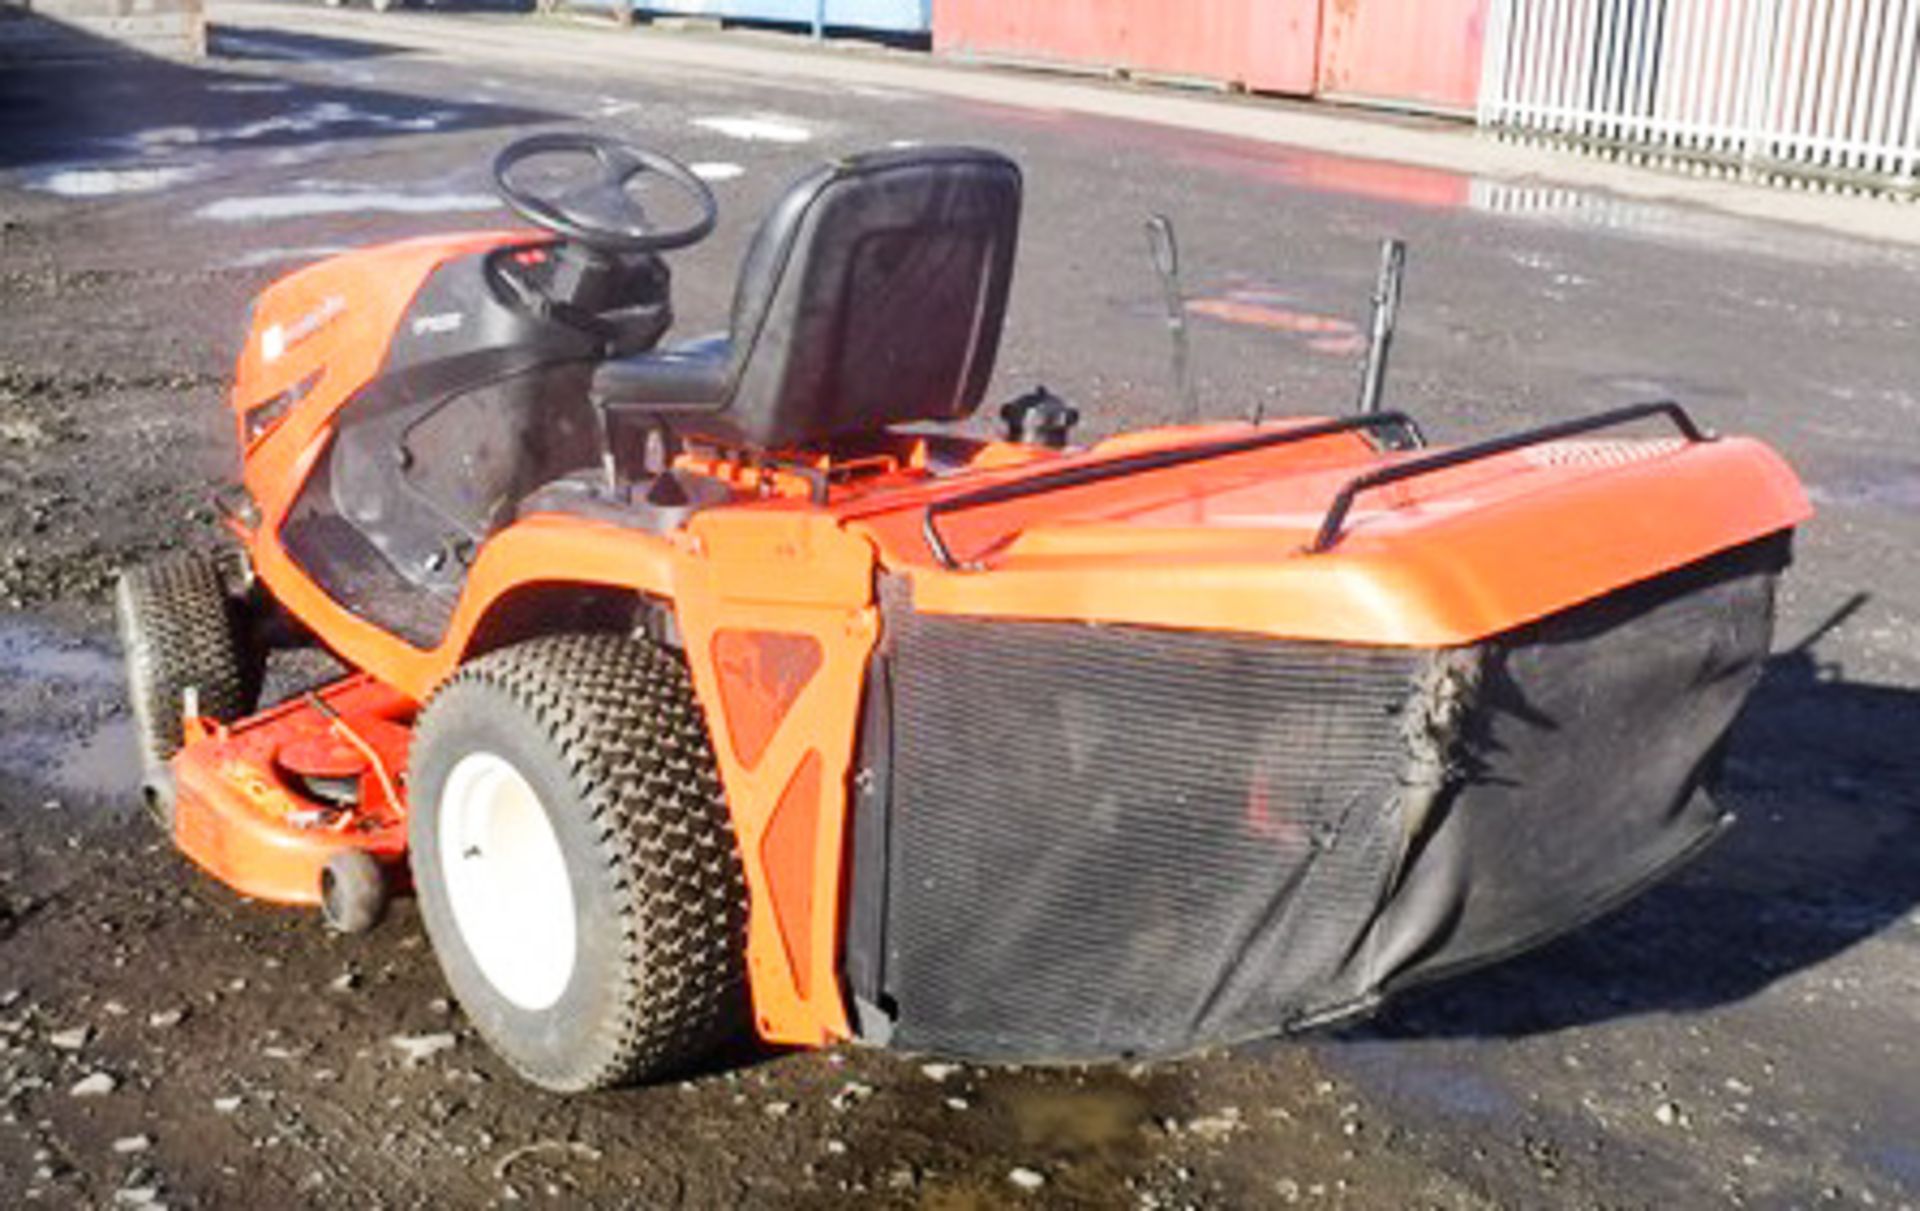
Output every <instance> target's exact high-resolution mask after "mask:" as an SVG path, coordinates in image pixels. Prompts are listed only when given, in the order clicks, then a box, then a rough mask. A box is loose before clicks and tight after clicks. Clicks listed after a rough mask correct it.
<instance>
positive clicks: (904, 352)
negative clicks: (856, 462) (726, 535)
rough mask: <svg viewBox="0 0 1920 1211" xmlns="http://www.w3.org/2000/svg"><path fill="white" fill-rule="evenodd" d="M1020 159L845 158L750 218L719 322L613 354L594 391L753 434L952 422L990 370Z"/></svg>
mask: <svg viewBox="0 0 1920 1211" xmlns="http://www.w3.org/2000/svg"><path fill="white" fill-rule="evenodd" d="M1020 194H1021V181H1020V169H1019V167H1018V166H1017V165H1016V164H1014V163H1013V161H1011V160H1009V159H1007V158H1006V157H1005V156H1002V155H999V154H996V153H994V152H990V151H980V150H975V149H971V148H958V147H955V148H912V149H909V150H904V151H884V152H875V153H870V154H866V155H859V156H853V157H851V158H848V159H844V160H839V161H836V162H834V163H832V164H829V165H826V166H825V167H822V168H820V169H819V170H817V171H815V172H813V173H812V174H810V175H809V176H807V177H805V178H803V179H802V180H801V181H799V182H798V183H797V184H795V185H794V186H793V188H792V189H790V190H788V192H787V194H786V196H785V197H784V198H782V199H781V201H780V202H779V204H778V205H776V206H775V207H774V209H773V212H772V213H771V214H769V215H768V216H767V219H766V221H765V222H764V223H762V224H761V227H760V231H759V234H758V235H757V236H755V238H754V241H753V244H752V246H751V248H750V249H749V250H748V252H747V256H746V259H745V261H744V262H743V263H742V265H741V269H740V280H739V284H738V286H737V287H736V289H735V292H734V302H733V316H732V324H731V328H730V330H729V332H728V333H727V334H726V335H725V336H722V337H718V338H711V339H708V340H704V341H695V342H686V343H681V344H678V345H673V346H668V347H666V348H664V349H659V350H656V351H652V352H648V353H642V354H636V355H633V356H629V357H620V358H614V359H611V360H609V361H607V362H604V363H602V364H601V366H600V367H599V368H598V369H597V371H596V372H595V374H594V378H593V392H594V396H595V398H596V400H597V401H598V402H599V403H600V404H602V405H603V406H605V407H607V408H609V409H611V410H614V411H615V412H617V413H623V414H624V413H628V412H641V413H645V414H647V415H648V416H649V418H652V419H657V421H658V422H659V423H661V424H663V425H665V426H666V427H667V428H668V429H669V430H670V431H672V432H673V433H674V434H675V435H677V436H680V437H684V438H692V439H696V440H704V441H708V442H712V443H716V444H719V445H726V446H736V447H743V448H747V449H754V450H773V449H782V448H790V447H795V446H806V445H812V444H818V443H821V442H825V441H828V440H830V439H833V438H836V437H845V436H851V435H854V434H860V433H868V432H873V431H875V430H878V429H882V428H884V427H886V426H888V425H893V424H900V423H903V422H907V421H944V420H958V419H960V418H962V417H965V416H967V415H969V414H971V413H972V412H973V410H974V409H975V408H976V407H978V406H979V403H980V398H981V396H982V395H983V394H984V393H985V391H986V388H987V380H988V379H989V378H990V377H991V376H992V373H993V361H994V356H995V354H996V353H997V352H998V349H999V345H1000V329H1001V323H1002V321H1003V319H1004V317H1005V315H1006V307H1007V292H1008V288H1009V286H1010V285H1011V283H1012V278H1013V258H1014V246H1015V243H1016V241H1017V239H1018V235H1019V225H1020Z"/></svg>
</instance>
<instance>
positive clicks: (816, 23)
mask: <svg viewBox="0 0 1920 1211" xmlns="http://www.w3.org/2000/svg"><path fill="white" fill-rule="evenodd" d="M826 36H827V0H813V40H814V41H815V42H818V41H820V40H821V39H823V38H825V37H826Z"/></svg>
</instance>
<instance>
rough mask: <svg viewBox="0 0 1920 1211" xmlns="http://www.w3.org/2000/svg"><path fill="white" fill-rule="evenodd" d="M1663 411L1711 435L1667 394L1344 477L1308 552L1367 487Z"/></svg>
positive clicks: (1701, 437)
mask: <svg viewBox="0 0 1920 1211" xmlns="http://www.w3.org/2000/svg"><path fill="white" fill-rule="evenodd" d="M1653 416H1664V417H1666V418H1667V419H1668V420H1670V421H1672V422H1673V425H1674V428H1676V429H1678V430H1680V435H1681V436H1682V437H1684V438H1686V439H1687V440H1688V441H1689V442H1702V441H1709V440H1711V435H1710V434H1708V433H1707V432H1706V431H1705V430H1703V429H1702V428H1700V426H1699V425H1698V424H1696V423H1695V422H1694V419H1693V417H1691V416H1689V415H1687V410H1686V409H1685V408H1682V407H1681V406H1680V405H1679V404H1677V403H1675V402H1673V401H1672V400H1660V401H1658V402H1655V403H1647V404H1629V405H1628V406H1627V407H1624V408H1615V409H1612V410H1611V411H1607V412H1600V413H1596V414H1594V415H1593V416H1583V417H1580V418H1578V419H1576V420H1569V421H1561V422H1559V423H1558V424H1552V425H1543V426H1541V427H1540V428H1538V429H1528V430H1526V431H1524V432H1521V433H1510V434H1508V435H1507V436H1505V437H1495V438H1491V439H1489V440H1487V441H1483V442H1475V443H1474V444H1472V445H1470V446H1457V447H1455V448H1453V449H1451V450H1442V451H1440V452H1439V453H1438V454H1429V455H1426V456H1425V457H1423V458H1414V459H1409V460H1407V461H1406V462H1402V463H1395V464H1393V465H1392V466H1390V467H1381V468H1380V469H1378V470H1376V471H1369V472H1367V473H1366V474H1364V475H1356V476H1355V477H1354V478H1352V479H1350V480H1348V481H1347V482H1346V483H1345V484H1344V485H1343V486H1342V487H1341V489H1340V491H1339V492H1337V493H1335V494H1334V497H1333V503H1332V504H1330V505H1328V506H1327V515H1326V518H1325V519H1324V520H1323V521H1321V523H1320V532H1319V533H1318V534H1316V535H1315V536H1314V539H1313V542H1312V543H1311V544H1310V545H1309V546H1308V547H1307V552H1308V553H1309V554H1312V555H1318V554H1321V553H1322V552H1325V551H1328V550H1331V549H1332V548H1333V546H1334V544H1335V543H1338V542H1339V541H1340V532H1341V530H1342V529H1343V528H1344V527H1345V526H1346V524H1347V514H1348V513H1350V512H1351V511H1352V510H1353V502H1354V501H1355V500H1356V499H1358V498H1359V496H1360V494H1361V493H1362V492H1370V491H1372V490H1373V489H1375V488H1382V487H1385V486H1386V485H1388V484H1397V483H1401V482H1403V481H1405V480H1409V479H1415V478H1418V477H1419V476H1422V475H1431V474H1433V473H1434V472H1436V471H1445V470H1447V469H1448V468H1450V467H1458V466H1462V465H1464V464H1466V463H1471V462H1479V461H1480V460H1481V459H1487V458H1494V457H1497V456H1499V455H1502V454H1510V453H1512V452H1513V451H1515V450H1523V449H1526V448H1527V447H1528V446H1540V445H1545V444H1546V443H1548V442H1555V441H1561V440H1564V439H1565V438H1569V437H1577V436H1579V435H1580V434H1582V433H1592V432H1593V431H1595V430H1596V429H1611V428H1613V427H1614V426H1616V425H1626V424H1632V423H1633V422H1634V421H1637V420H1645V419H1647V418H1648V417H1653Z"/></svg>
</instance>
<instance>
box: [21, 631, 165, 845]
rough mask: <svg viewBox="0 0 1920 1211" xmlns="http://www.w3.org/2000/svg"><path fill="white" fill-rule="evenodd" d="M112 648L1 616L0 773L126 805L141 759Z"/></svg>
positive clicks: (64, 797)
mask: <svg viewBox="0 0 1920 1211" xmlns="http://www.w3.org/2000/svg"><path fill="white" fill-rule="evenodd" d="M125 694H126V689H125V677H124V673H123V672H122V668H121V663H120V657H119V655H118V653H116V652H113V651H111V650H109V649H108V648H107V647H105V646H104V645H102V644H99V643H97V642H94V641H91V640H86V639H81V638H79V637H77V636H74V635H73V634H71V633H69V632H66V631H63V630H61V629H59V628H57V627H54V626H51V625H48V624H46V623H42V622H39V621H37V620H34V619H29V618H22V617H7V618H0V775H4V776H5V777H6V778H7V780H8V781H9V782H17V783H24V784H26V785H28V786H30V787H32V788H33V789H34V791H35V792H37V793H43V794H45V795H46V796H48V797H49V798H52V799H56V800H59V801H61V802H82V803H86V804H87V805H89V806H103V805H104V806H114V807H118V808H120V809H123V810H132V807H133V805H134V798H133V795H132V790H133V788H134V787H135V786H137V785H138V783H139V775H140V759H139V755H138V752H139V750H138V748H137V746H136V745H135V743H134V735H133V721H132V719H131V717H130V716H128V715H127V714H126V713H125V712H124V710H123V708H122V703H123V702H124V699H125Z"/></svg>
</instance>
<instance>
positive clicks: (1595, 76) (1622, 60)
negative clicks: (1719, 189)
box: [1479, 0, 1920, 189]
mask: <svg viewBox="0 0 1920 1211" xmlns="http://www.w3.org/2000/svg"><path fill="white" fill-rule="evenodd" d="M1484 71H1485V74H1484V76H1483V78H1482V81H1481V89H1480V112H1479V117H1480V122H1481V124H1482V125H1485V126H1490V127H1494V128H1500V129H1507V130H1519V131H1526V132H1532V133H1536V134H1541V135H1546V136H1549V137H1555V138H1564V139H1569V140H1574V141H1579V142H1587V143H1597V144H1601V145H1606V146H1618V147H1626V148H1635V149H1645V150H1649V151H1652V152H1655V153H1659V154H1666V155H1673V156H1677V157H1682V158H1687V159H1695V160H1700V161H1706V162H1710V163H1720V164H1725V165H1729V166H1735V167H1738V168H1740V169H1741V170H1743V171H1747V172H1753V173H1759V174H1776V173H1784V174H1788V175H1810V176H1816V177H1827V178H1835V179H1840V180H1845V181H1858V182H1863V183H1869V184H1879V185H1892V186H1895V187H1896V188H1905V189H1911V188H1912V187H1913V186H1914V184H1915V180H1914V178H1915V172H1916V168H1920V0H1491V4H1490V5H1489V11H1488V15H1487V30H1486V58H1485V69H1484Z"/></svg>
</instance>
